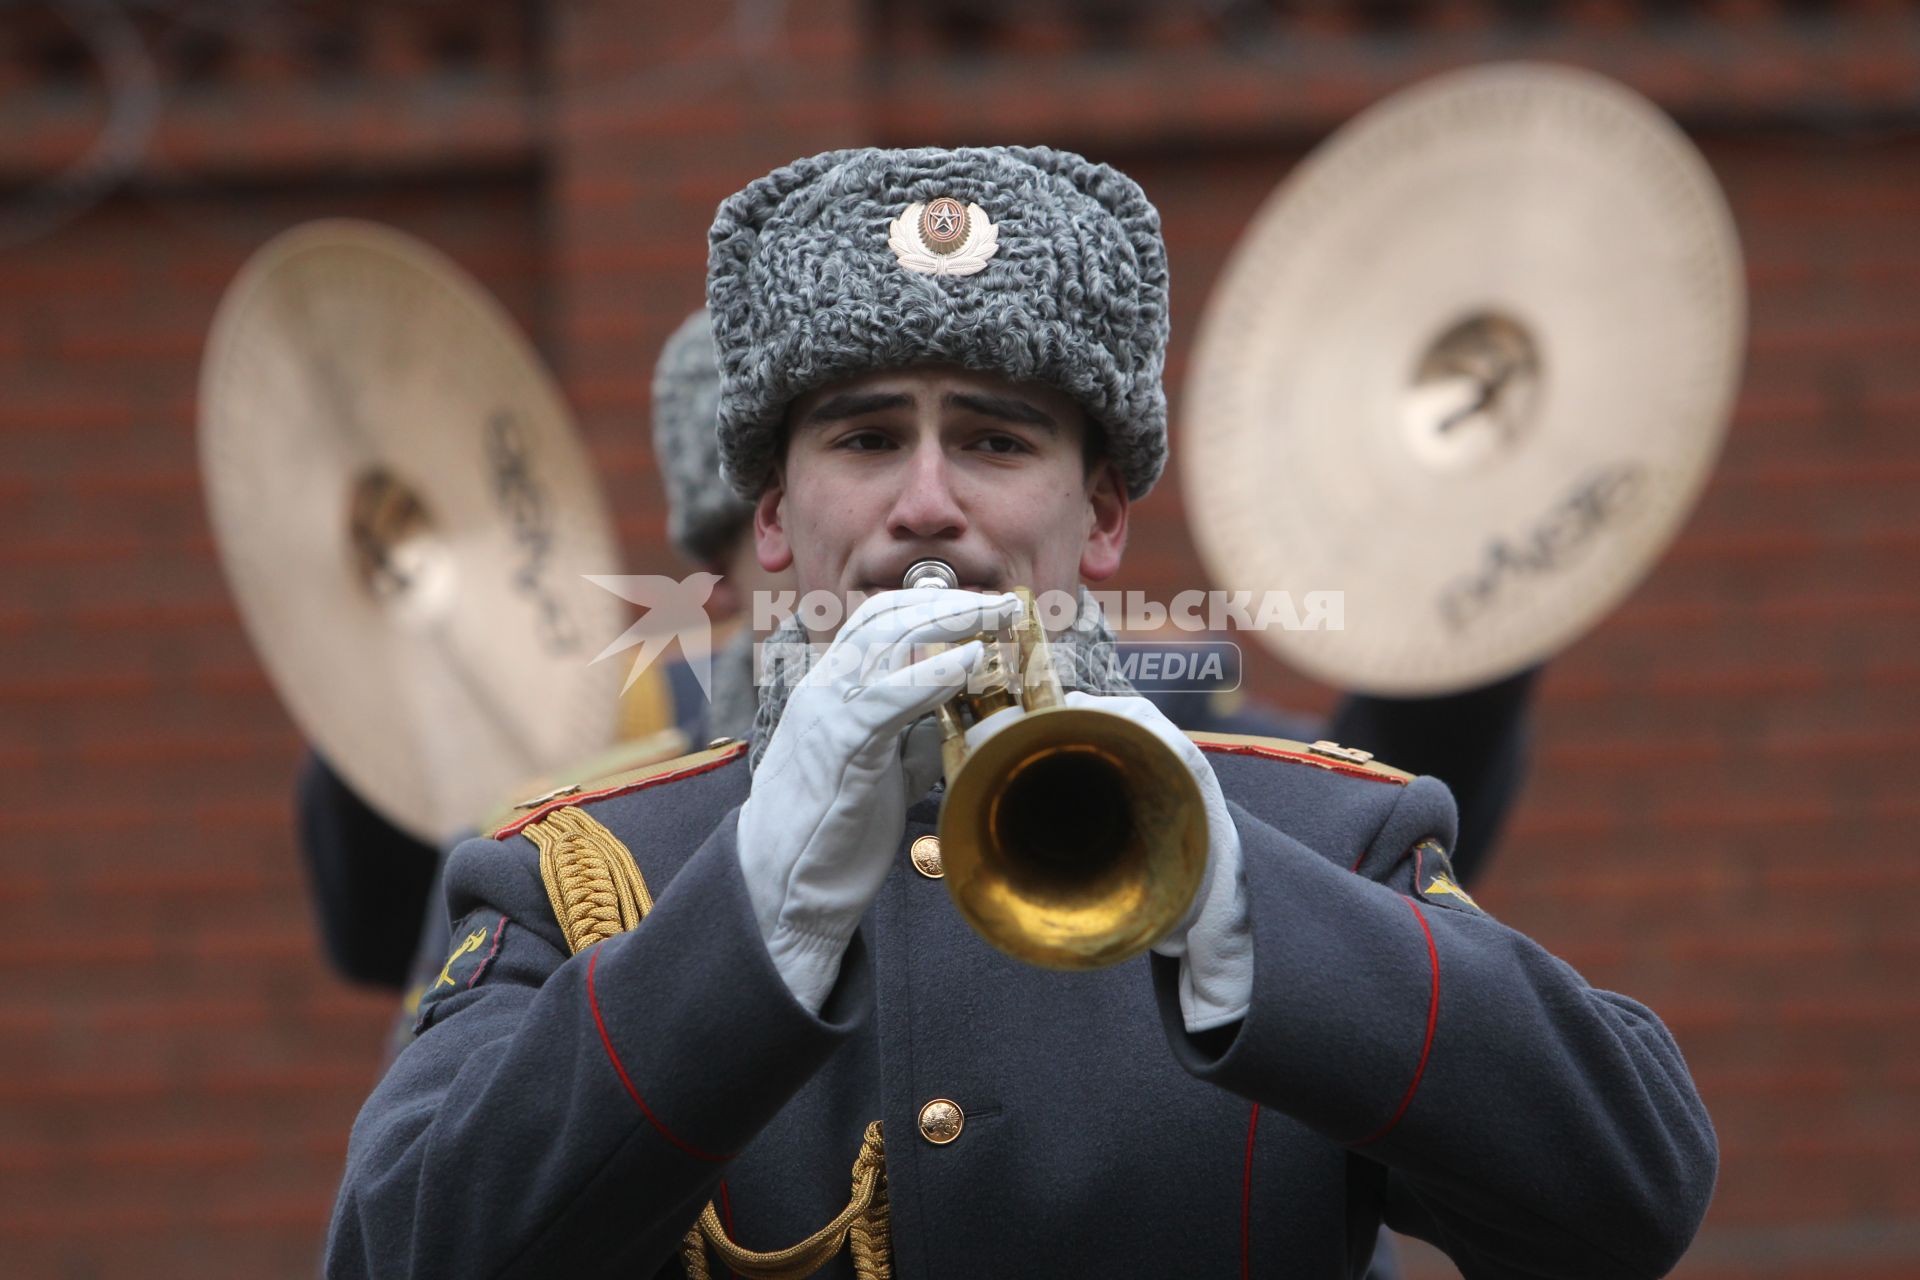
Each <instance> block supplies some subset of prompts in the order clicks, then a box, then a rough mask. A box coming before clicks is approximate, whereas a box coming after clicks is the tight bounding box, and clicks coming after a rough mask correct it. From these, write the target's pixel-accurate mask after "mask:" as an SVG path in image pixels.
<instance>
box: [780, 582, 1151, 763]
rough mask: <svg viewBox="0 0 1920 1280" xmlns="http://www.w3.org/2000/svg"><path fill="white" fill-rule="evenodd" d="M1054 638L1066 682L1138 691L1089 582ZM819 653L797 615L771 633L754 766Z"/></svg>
mask: <svg viewBox="0 0 1920 1280" xmlns="http://www.w3.org/2000/svg"><path fill="white" fill-rule="evenodd" d="M1050 638H1051V640H1052V649H1053V665H1054V670H1055V671H1056V672H1058V673H1059V676H1060V684H1061V687H1062V688H1064V689H1079V690H1081V691H1082V692H1085V693H1100V694H1130V693H1132V692H1133V686H1132V685H1131V684H1129V683H1128V682H1127V678H1126V677H1125V676H1123V675H1121V674H1120V668H1119V667H1118V665H1117V664H1116V663H1115V660H1114V648H1113V646H1114V638H1113V630H1112V628H1110V627H1108V626H1107V620H1106V618H1105V617H1104V616H1103V615H1102V614H1101V612H1100V606H1099V604H1098V603H1096V602H1095V600H1094V598H1093V595H1092V593H1091V592H1089V591H1088V590H1087V589H1086V588H1085V587H1081V588H1080V608H1079V611H1078V612H1077V613H1076V615H1075V616H1074V620H1073V625H1072V626H1070V627H1068V628H1067V629H1066V630H1065V631H1063V632H1061V633H1060V634H1058V635H1056V636H1052V637H1050ZM814 657H815V649H814V646H813V645H812V644H811V643H809V642H808V639H807V630H806V627H805V626H803V625H802V624H801V622H800V619H799V618H798V617H793V618H788V619H787V620H786V621H785V622H784V623H782V624H781V625H780V629H779V630H777V631H775V632H774V633H773V634H772V635H771V636H769V637H767V642H766V644H765V645H764V646H763V647H762V656H761V664H760V665H761V668H762V674H761V676H760V682H759V688H760V709H759V710H758V711H757V712H756V713H755V714H754V717H753V746H752V748H751V750H750V751H749V752H748V755H747V762H748V764H749V765H750V766H751V767H754V768H758V767H759V765H760V757H761V755H762V754H763V753H764V752H765V751H766V749H767V741H768V739H770V738H772V736H773V729H774V726H775V725H777V724H779V723H780V713H781V712H782V711H784V710H785V709H786V706H787V696H788V695H789V694H790V693H792V692H793V688H794V686H795V685H797V684H799V683H800V681H801V679H802V678H803V677H804V676H805V675H806V674H807V671H808V669H809V668H810V667H811V666H812V665H813V659H814Z"/></svg>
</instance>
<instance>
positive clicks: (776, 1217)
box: [327, 737, 1717, 1280]
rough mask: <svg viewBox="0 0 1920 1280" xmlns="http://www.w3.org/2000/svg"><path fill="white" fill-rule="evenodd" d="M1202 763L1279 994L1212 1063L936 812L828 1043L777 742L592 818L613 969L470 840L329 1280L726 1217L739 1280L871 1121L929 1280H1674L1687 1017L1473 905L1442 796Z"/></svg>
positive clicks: (843, 1266)
mask: <svg viewBox="0 0 1920 1280" xmlns="http://www.w3.org/2000/svg"><path fill="white" fill-rule="evenodd" d="M1200 741H1201V743H1202V746H1203V747H1204V748H1205V750H1206V751H1207V755H1208V759H1209V760H1210V761H1211V763H1212V764H1213V767H1214V769H1215V771H1216V773H1217V774H1218V775H1219V778H1220V782H1221V785H1222V787H1223V789H1224V791H1225V793H1226V796H1227V798H1228V801H1229V805H1230V808H1231V810H1232V813H1233V817H1234V821H1235V822H1236V824H1237V825H1238V828H1239V834H1240V839H1241V842H1242V846H1243V852H1244V858H1245V874H1246V881H1247V890H1248V896H1249V900H1250V904H1251V912H1252V919H1253V935H1254V989H1253V1000H1252V1008H1251V1012H1250V1013H1249V1015H1248V1016H1247V1018H1246V1019H1245V1020H1244V1021H1242V1022H1240V1023H1238V1024H1235V1025H1234V1026H1231V1027H1227V1028H1222V1029H1220V1030H1219V1031H1215V1032H1210V1033H1205V1034H1202V1035H1198V1036H1194V1035H1189V1034H1188V1033H1187V1032H1186V1030H1185V1028H1184V1026H1183V1024H1182V1022H1181V1017H1180V1011H1179V1003H1178V996H1177V976H1178V966H1177V964H1176V963H1175V962H1173V961H1169V960H1166V959H1163V958H1157V957H1143V958H1141V959H1138V960H1135V961H1132V962H1129V963H1126V964H1122V965H1119V966H1116V967H1114V968H1111V969H1107V970H1101V971H1097V972H1091V973H1076V974H1065V973H1055V972H1047V971H1043V970H1039V969H1034V968H1029V967H1027V966H1024V965H1022V964H1020V963H1018V962H1016V961H1013V960H1010V959H1007V958H1005V957H1004V956H1002V955H1000V954H999V953H998V952H996V951H994V950H993V949H991V948H990V947H989V946H988V945H987V944H986V943H984V942H982V941H981V940H980V939H979V938H977V937H976V936H975V935H974V934H973V933H972V932H971V931H970V930H969V929H968V927H967V926H966V924H965V923H964V922H963V921H962V920H961V919H960V917H959V915H958V914H957V913H956V912H955V910H954V909H953V907H952V905H951V903H950V902H949V900H948V897H947V894H946V891H945V889H944V888H943V886H942V885H941V883H940V882H939V881H937V880H933V879H929V878H927V877H925V876H923V875H921V874H918V873H916V871H915V870H914V868H913V866H912V865H911V864H910V863H909V860H908V848H909V846H910V844H911V843H912V842H913V841H914V840H915V839H916V838H918V837H921V836H925V835H928V834H931V833H933V832H934V830H935V828H936V824H937V819H938V794H937V793H935V794H933V795H930V796H929V797H928V798H926V799H924V800H922V801H921V802H919V803H918V804H916V805H914V806H913V807H912V808H911V810H910V811H909V814H908V819H907V829H906V832H905V834H904V837H903V839H902V841H901V845H900V855H899V860H898V862H897V864H896V865H895V867H894V870H893V872H892V874H891V876H890V877H889V879H888V880H887V882H886V885H885V887H884V888H883V889H882V891H881V893H880V896H879V898H878V899H877V901H876V902H875V903H874V905H873V906H872V908H871V909H870V910H869V912H868V914H867V916H866V917H865V919H864V921H863V923H862V925H861V927H860V929H859V931H858V933H857V934H856V935H855V937H854V941H853V944H852V946H851V947H850V949H849V950H848V952H847V954H846V958H845V962H844V964H843V966H842V970H841V976H840V979H839V983H838V985H837V986H836V988H835V990H834V991H833V993H832V994H831V995H830V996H829V998H828V1000H827V1003H826V1006H825V1008H824V1009H823V1010H822V1012H821V1014H820V1016H818V1017H815V1016H813V1015H812V1014H809V1013H808V1012H806V1011H805V1010H804V1009H802V1008H801V1007H800V1006H799V1005H798V1004H797V1003H795V1001H794V1000H793V999H792V997H791V996H790V995H789V993H788V991H787V988H786V986H785V985H784V983H783V982H782V980H781V978H780V976H779V974H778V973H777V972H776V971H775V969H774V967H773V963H772V961H771V960H770V958H769V957H768V954H767V951H766V947H765V945H764V943H763V942H762V941H761V938H760V934H759V930H758V928H757V926H756V924H755V921H754V916H753V912H752V909H751V907H750V906H749V903H748V897H747V894H746V891H745V887H744V883H743V881H742V877H741V871H740V862H739V858H738V856H737V853H736V850H735V845H734V840H735V818H736V811H737V809H738V807H739V805H740V804H741V802H742V801H743V800H744V799H745V798H746V795H747V792H748V786H749V780H750V775H749V770H748V765H747V761H746V753H745V748H744V747H743V746H741V745H738V744H735V745H733V746H731V747H725V748H721V749H719V750H716V751H710V752H707V753H704V754H703V755H700V756H695V757H689V758H688V759H687V760H684V761H680V762H676V763H675V764H674V765H672V766H667V767H664V768H656V769H654V770H652V771H648V772H647V773H646V774H645V775H644V776H641V777H638V778H634V779H629V780H627V781H625V782H623V783H618V784H615V785H609V786H606V787H604V788H602V789H599V790H595V791H590V792H582V793H580V794H577V795H574V796H571V797H569V798H568V799H566V800H564V801H558V802H555V803H556V804H565V805H575V806H578V807H580V808H581V809H583V810H584V811H585V812H586V813H588V814H589V815H591V816H592V817H593V818H594V819H596V820H597V821H598V822H599V823H601V824H603V825H604V826H605V827H606V828H607V829H608V830H610V831H611V832H612V833H613V834H615V835H616V836H617V837H618V838H619V839H620V840H621V841H623V842H624V843H625V844H626V846H627V847H628V849H630V850H631V852H632V854H633V856H634V860H635V862H636V863H637V864H638V866H639V869H640V871H641V873H642V875H643V876H644V878H645V881H646V885H647V886H648V888H649V889H650V890H651V892H652V895H653V897H654V899H655V905H654V907H653V910H652V913H651V914H650V915H648V916H647V917H646V918H645V919H644V920H643V921H641V923H640V924H639V925H638V926H637V927H635V928H633V929H631V930H630V931H628V932H625V933H622V934H619V935H618V936H615V937H612V938H610V939H608V940H606V941H603V942H599V943H596V944H594V945H592V946H589V947H587V948H585V949H584V950H582V951H581V952H580V953H579V954H578V955H569V952H568V946H567V942H566V940H565V935H564V934H563V932H562V930H561V927H560V925H559V924H558V923H557V922H556V919H555V915H554V908H553V906H552V905H551V903H550V901H549V897H548V893H547V890H546V887H545V885H544V883H543V881H542V877H541V873H540V868H539V855H538V852H537V851H536V849H535V848H534V846H533V845H532V844H531V843H530V842H529V840H528V839H526V838H525V837H524V836H523V835H522V834H519V831H520V829H521V825H523V824H516V825H515V826H513V827H509V828H506V829H505V830H503V831H502V832H500V833H498V834H497V836H496V838H494V839H476V840H470V841H468V842H466V843H465V844H463V845H462V846H460V848H459V849H458V850H456V851H455V853H454V855H453V857H452V861H451V863H450V864H449V867H448V872H447V897H448V904H449V909H450V912H451V916H452V919H453V921H454V929H453V938H454V942H455V945H456V948H464V949H461V950H456V952H455V955H454V956H453V958H452V959H451V960H450V961H449V963H448V965H447V966H446V968H445V969H444V970H443V971H442V974H441V975H439V977H438V978H437V979H436V982H435V985H434V987H433V989H432V990H430V991H429V992H428V994H427V997H426V998H425V1000H424V1001H423V1002H422V1006H421V1013H420V1021H419V1034H418V1035H417V1036H416V1037H415V1039H414V1040H413V1042H412V1043H411V1044H410V1045H409V1046H408V1047H407V1048H406V1049H405V1050H404V1051H403V1052H402V1053H401V1054H400V1056H399V1058H398V1059H397V1060H396V1061H395V1063H394V1064H393V1066H392V1068H391V1070H390V1071H389V1072H388V1073H387V1075H386V1077H385V1079H383V1080H382V1081H381V1082H380V1085H379V1087H378V1088H377V1089H376V1090H375V1091H374V1093H373V1096H372V1097H371V1098H370V1099H369V1100H368V1102H367V1104H366V1106H365V1108H364V1109H363V1110H362V1112H361V1113H360V1117H359V1119H358V1121H357V1122H356V1123H355V1125H354V1129H353V1136H352V1141H351V1145H350V1148H349V1151H348V1157H347V1169H346V1175H345V1181H344V1184H343V1186H342V1188H341V1191H340V1196H339V1200H338V1203H337V1205H336V1207H335V1211H334V1216H333V1222H332V1226H331V1230H330V1237H329V1242H328V1255H327V1270H328V1274H329V1275H332V1276H338V1277H349V1276H395V1277H400V1276H406V1277H437V1276H446V1277H458V1278H459V1280H482V1278H483V1277H508V1276H513V1277H521V1276H525V1277H549V1276H554V1277H561V1276H564V1277H569V1278H570V1280H572V1278H579V1277H588V1276H617V1277H635V1276H650V1275H655V1274H658V1275H661V1276H676V1275H680V1274H682V1271H681V1264H680V1262H679V1261H678V1257H677V1254H678V1249H679V1245H680V1241H681V1239H682V1237H683V1236H684V1235H685V1234H686V1232H687V1230H688V1228H689V1226H690V1225H691V1224H692V1223H693V1221H694V1219H695V1217H696V1215H697V1214H698V1213H699V1212H700V1209H701V1207H702V1206H703V1205H705V1204H706V1203H707V1202H708V1201H709V1200H712V1201H713V1202H714V1203H715V1204H716V1206H717V1207H719V1208H721V1209H723V1210H724V1212H725V1217H726V1221H727V1227H728V1232H729V1234H730V1235H731V1237H732V1238H733V1239H734V1240H735V1241H736V1242H738V1243H740V1244H742V1245H744V1246H746V1247H748V1248H752V1249H759V1250H771V1249H777V1248H783V1247H785V1246H788V1245H791V1244H794V1243H796V1242H798V1241H800V1240H802V1239H803V1238H805V1237H806V1236H808V1235H809V1234H811V1233H812V1232H814V1231H816V1230H817V1229H819V1228H820V1227H822V1226H823V1225H824V1224H826V1223H828V1222H829V1221H831V1220H832V1219H833V1218H834V1216H835V1215H836V1214H837V1213H839V1212H840V1211H841V1210H842V1209H843V1208H844V1207H845V1206H846V1204H847V1198H848V1188H849V1176H848V1175H849V1169H850V1167H851V1166H852V1164H853V1159H854V1156H855V1154H856V1152H857V1151H858V1150H859V1148H860V1143H861V1137H862V1133H863V1130H864V1129H865V1128H866V1126H867V1124H868V1122H869V1121H872V1120H876V1119H877V1120H881V1121H883V1122H884V1131H885V1137H886V1165H887V1178H888V1186H889V1192H890V1196H891V1235H892V1247H893V1273H894V1275H895V1276H897V1277H902V1278H913V1280H920V1278H923V1277H924V1278H925V1280H936V1278H946V1277H953V1278H955V1280H960V1278H965V1280H978V1278H980V1277H1076V1276H1087V1277H1128V1276H1140V1277H1181V1278H1185V1277H1223V1278H1229V1277H1236V1276H1243V1275H1253V1276H1262V1275H1267V1276H1288V1277H1296V1276H1298V1277H1305V1276H1350V1275H1358V1274H1359V1273H1360V1272H1361V1271H1362V1270H1363V1269H1364V1268H1365V1266H1366V1263H1367V1259H1368V1258H1369V1256H1370V1255H1371V1254H1372V1251H1373V1243H1374V1233H1375V1229H1376V1226H1377V1224H1378V1223H1379V1222H1380V1221H1381V1220H1382V1219H1383V1217H1384V1220H1385V1221H1386V1222H1387V1223H1388V1224H1389V1225H1391V1226H1393V1227H1395V1228H1396V1229H1399V1230H1403V1231H1406V1232H1409V1233H1411V1234H1414V1235H1418V1236H1421V1237H1423V1238H1425V1239H1427V1240H1430V1241H1432V1242H1434V1243H1436V1244H1437V1245H1439V1246H1440V1247H1441V1248H1443V1249H1445V1250H1446V1251H1447V1252H1448V1253H1449V1254H1450V1255H1452V1257H1453V1258H1454V1259H1455V1261H1456V1262H1457V1263H1458V1264H1459V1266H1460V1267H1461V1269H1462V1271H1463V1272H1464V1273H1465V1274H1466V1275H1467V1276H1468V1277H1470V1278H1471V1277H1482V1276H1489V1277H1506V1276H1554V1277H1562V1276H1565V1277H1572V1276H1593V1277H1606V1278H1607V1280H1621V1278H1622V1277H1637V1276H1658V1275H1662V1274H1664V1273H1665V1272H1666V1271H1668V1270H1669V1269H1670V1268H1671V1267H1672V1266H1673V1265H1674V1264H1675V1262H1676V1261H1677V1260H1678V1258H1679V1256H1680V1254H1681V1253H1682V1252H1683V1251H1684V1249H1685V1248H1686V1246H1687V1244H1688V1242H1689V1241H1690V1240H1691V1239H1692V1236H1693V1233H1694V1230H1695V1228H1696V1227H1697V1226H1698V1224H1699V1221H1700V1218H1701V1216H1702V1214H1703V1213H1704V1212H1705V1210H1706V1205H1707V1201H1708V1199H1709V1197H1710V1195H1711V1192H1712V1188H1713V1181H1714V1174H1715V1166H1716V1160H1717V1152H1716V1146H1715V1142H1714V1135H1713V1130H1712V1127H1711V1125H1710V1123H1709V1121H1708V1118H1707V1114H1706V1111H1705V1109H1704V1108H1703V1107H1702V1105H1701V1103H1700V1099H1699V1097H1698V1095H1697V1094H1696V1093H1695V1090H1694V1087H1693V1083H1692V1081H1691V1079H1690V1077H1689V1075H1688V1073H1687V1068H1686V1064H1685V1062H1684V1061H1683V1060H1682V1058H1681V1055H1680V1052H1679V1050H1678V1049H1677V1048H1676V1047H1675V1045H1674V1042H1673V1040H1672V1038H1671V1037H1670V1036H1669V1034H1668V1033H1667V1030H1666V1028H1665V1027H1664V1026H1662V1025H1661V1023H1660V1021H1659V1019H1658V1018H1656V1017H1655V1016H1654V1015H1653V1014H1652V1013H1651V1012H1649V1011H1648V1010H1647V1009H1646V1008H1644V1007H1643V1006H1641V1005H1639V1004H1637V1003H1635V1002H1634V1001H1632V1000H1630V999H1628V998H1626V997H1625V996H1620V995H1615V994H1613V993H1611V992H1607V991H1600V990H1596V989H1594V988H1593V987H1590V986H1589V985H1588V984H1587V983H1586V982H1585V981H1583V980H1582V979H1581V977H1580V975H1579V974H1577V973H1575V972H1574V971H1573V969H1571V968H1570V967H1568V966H1567V965H1566V964H1564V963H1562V962H1561V961H1559V960H1557V959H1555V958H1554V957H1553V956H1552V955H1550V954H1548V953H1547V952H1546V951H1544V950H1543V949H1542V948H1540V947H1539V946H1538V945H1536V944H1535V943H1533V942H1532V941H1530V940H1529V939H1527V938H1526V937H1524V936H1522V935H1521V934H1519V933H1517V932H1515V931H1514V930H1512V929H1510V928H1507V927H1506V926H1504V925H1502V924H1501V923H1500V922H1499V921H1497V920H1495V919H1493V918H1491V917H1490V916H1488V915H1486V914H1484V913H1483V912H1482V911H1481V910H1480V909H1479V908H1478V907H1476V906H1474V905H1473V904H1472V903H1471V901H1470V900H1469V899H1467V898H1466V897H1465V895H1464V894H1462V893H1458V892H1455V889H1456V886H1454V884H1453V882H1452V879H1451V875H1450V872H1449V870H1448V866H1447V858H1446V853H1445V847H1446V846H1447V844H1448V842H1449V841H1450V840H1451V839H1452V835H1453V826H1454V814H1453V804H1452V801H1451V799H1450V798H1449V796H1448V794H1447V791H1446V789H1445V787H1443V786H1442V785H1440V784H1439V783H1438V782H1436V781H1434V780H1432V779H1429V778H1420V779H1409V778H1408V777H1407V776H1406V775H1404V774H1397V773H1394V772H1393V771H1390V770H1385V769H1382V768H1379V767H1377V766H1367V765H1351V764H1343V763H1341V762H1339V761H1337V760H1330V759H1327V758H1324V757H1321V756H1317V755H1314V754H1311V753H1310V752H1309V751H1308V750H1307V749H1305V748H1301V747H1299V746H1298V745H1297V744H1289V743H1282V742H1279V741H1277V740H1265V739H1228V738H1207V737H1202V738H1201V739H1200ZM552 807H554V806H552V805H549V806H548V809H551V808H552ZM546 811H547V810H541V811H537V812H536V813H534V814H530V815H529V818H536V817H539V816H540V814H541V813H544V812H546ZM524 821H525V820H523V823H524ZM936 1098H945V1099H950V1100H952V1101H953V1102H954V1103H956V1104H957V1105H958V1106H959V1108H960V1109H961V1111H962V1112H963V1113H964V1117H965V1119H964V1125H963V1127H962V1129H961V1132H960V1134H959V1136H958V1137H957V1138H955V1139H954V1140H953V1141H951V1142H950V1143H948V1144H946V1145H934V1144H933V1143H931V1142H929V1141H927V1140H926V1139H925V1138H924V1137H923V1136H922V1135H921V1132H920V1128H919V1117H920V1113H921V1109H922V1107H923V1106H924V1105H925V1104H926V1103H927V1102H928V1101H929V1100H932V1099H936ZM714 1274H715V1275H716V1276H724V1275H726V1274H727V1272H726V1268H725V1267H724V1265H722V1264H719V1263H718V1262H716V1264H715V1271H714ZM821 1274H822V1275H829V1276H849V1275H852V1274H853V1272H852V1264H851V1262H850V1261H849V1258H848V1255H847V1254H846V1253H845V1252H842V1253H841V1254H840V1255H839V1256H837V1257H836V1258H834V1260H833V1261H832V1262H831V1263H829V1264H828V1266H827V1267H826V1268H825V1270H824V1271H822V1272H821Z"/></svg>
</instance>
